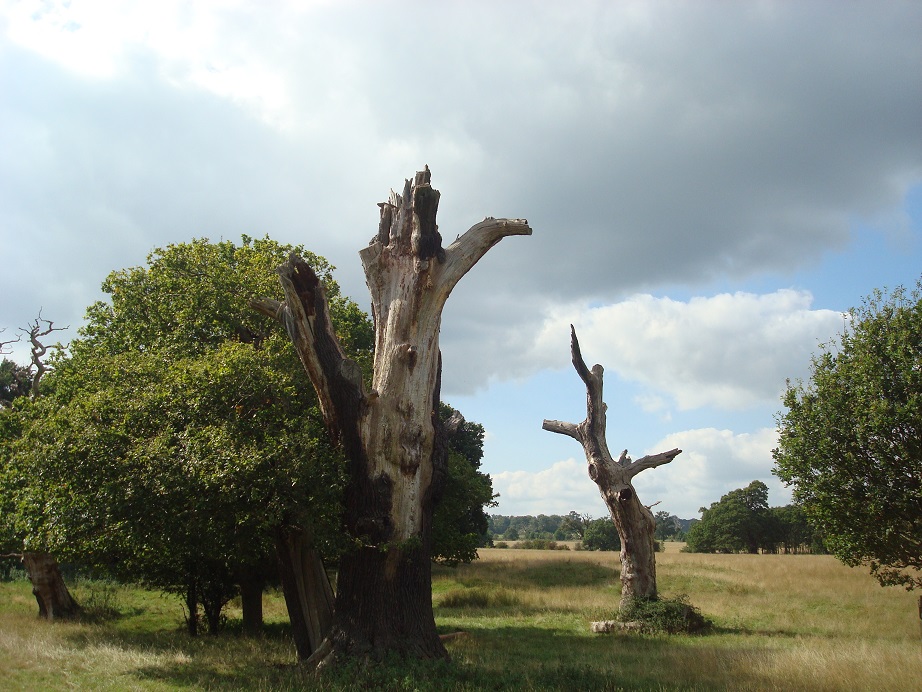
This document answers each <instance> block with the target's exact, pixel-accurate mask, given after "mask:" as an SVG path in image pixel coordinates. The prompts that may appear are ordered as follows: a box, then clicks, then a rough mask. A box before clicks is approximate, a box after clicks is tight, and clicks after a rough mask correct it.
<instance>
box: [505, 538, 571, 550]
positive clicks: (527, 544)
mask: <svg viewBox="0 0 922 692" xmlns="http://www.w3.org/2000/svg"><path fill="white" fill-rule="evenodd" d="M515 547H516V548H523V549H525V550H569V549H570V546H568V545H557V541H550V540H548V539H546V538H530V539H528V540H527V541H519V542H518V543H516V545H515Z"/></svg>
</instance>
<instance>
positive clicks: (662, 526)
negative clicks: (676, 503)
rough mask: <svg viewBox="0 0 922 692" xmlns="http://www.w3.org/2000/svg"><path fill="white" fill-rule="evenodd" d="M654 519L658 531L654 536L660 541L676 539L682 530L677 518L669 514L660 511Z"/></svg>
mask: <svg viewBox="0 0 922 692" xmlns="http://www.w3.org/2000/svg"><path fill="white" fill-rule="evenodd" d="M653 518H654V520H655V521H656V530H655V531H654V533H653V536H654V537H655V538H656V539H657V540H659V541H664V540H666V539H667V538H675V536H676V534H678V533H679V532H680V531H681V530H682V527H681V525H680V524H679V523H678V519H677V517H674V516H671V515H670V514H669V512H665V511H659V512H657V513H656V514H655V515H654V516H653Z"/></svg>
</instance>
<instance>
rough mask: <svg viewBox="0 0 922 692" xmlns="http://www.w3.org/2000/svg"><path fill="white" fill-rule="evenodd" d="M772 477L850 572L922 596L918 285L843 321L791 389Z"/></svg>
mask: <svg viewBox="0 0 922 692" xmlns="http://www.w3.org/2000/svg"><path fill="white" fill-rule="evenodd" d="M784 406H785V408H786V409H787V410H786V411H784V412H783V413H780V414H779V415H778V427H779V430H780V437H779V443H778V448H777V449H776V450H774V453H773V454H774V458H775V473H776V474H777V475H778V477H779V478H781V479H782V480H783V481H785V482H786V483H788V484H790V485H792V486H793V487H794V497H795V500H796V501H797V502H798V503H799V504H801V505H802V506H803V507H804V509H805V510H806V512H807V515H808V517H809V518H810V520H811V521H812V522H813V523H814V524H815V525H816V526H818V527H819V528H820V530H821V531H822V533H823V535H824V536H825V537H826V545H827V547H828V548H829V550H830V551H831V552H832V553H833V554H834V555H836V557H838V558H839V559H841V560H842V561H844V562H845V563H846V564H849V565H859V564H866V565H869V566H870V569H871V573H872V574H874V576H875V577H876V578H877V579H878V580H879V581H880V583H881V584H902V585H904V586H906V587H907V588H909V589H912V588H915V587H922V279H920V281H919V282H918V283H917V285H916V288H915V290H913V291H912V292H907V291H906V290H905V289H903V288H899V289H897V290H895V291H893V292H892V293H890V294H889V295H887V294H885V293H884V292H881V291H876V292H875V293H874V294H873V295H872V296H870V297H869V298H867V299H866V300H865V301H864V303H863V304H862V306H861V307H860V308H856V309H852V310H850V311H849V326H848V328H847V329H846V330H845V332H844V333H843V334H841V335H840V337H839V340H838V342H834V343H827V344H824V345H823V346H822V347H821V348H820V351H819V353H818V354H816V355H815V356H814V357H813V362H812V368H811V375H810V379H809V381H808V382H807V383H796V384H791V383H789V385H788V388H787V391H786V392H785V395H784Z"/></svg>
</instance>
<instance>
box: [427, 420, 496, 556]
mask: <svg viewBox="0 0 922 692" xmlns="http://www.w3.org/2000/svg"><path fill="white" fill-rule="evenodd" d="M451 413H452V409H451V407H449V406H447V405H446V404H441V406H440V414H441V416H442V419H443V420H447V419H448V418H449V417H450V416H451ZM483 434H484V432H483V426H482V425H480V424H479V423H471V422H469V421H464V422H463V423H461V425H460V426H459V427H458V430H457V432H456V433H455V434H454V435H453V436H452V437H451V439H450V440H449V450H448V460H447V468H446V469H445V480H444V483H443V486H442V493H441V497H440V498H439V500H438V503H437V504H436V507H435V511H434V513H433V518H432V559H433V560H435V561H436V562H441V563H444V564H448V565H457V564H458V563H460V562H470V561H471V560H473V559H475V558H476V557H477V548H478V547H480V546H483V545H485V543H486V542H487V541H488V533H487V530H488V519H487V515H486V512H485V511H484V508H485V507H493V506H495V505H496V502H495V501H494V498H495V495H494V494H493V482H492V480H491V479H490V476H489V475H488V474H485V473H482V472H481V471H480V470H479V469H480V460H481V459H482V458H483Z"/></svg>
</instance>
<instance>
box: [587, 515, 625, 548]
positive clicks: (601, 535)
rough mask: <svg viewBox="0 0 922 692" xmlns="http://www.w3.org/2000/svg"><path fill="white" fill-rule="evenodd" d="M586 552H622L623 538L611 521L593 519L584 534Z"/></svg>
mask: <svg viewBox="0 0 922 692" xmlns="http://www.w3.org/2000/svg"><path fill="white" fill-rule="evenodd" d="M583 548H585V549H586V550H621V537H620V536H619V535H618V529H617V528H616V527H615V523H614V522H613V521H612V520H611V519H593V520H592V521H590V522H589V524H588V525H587V526H586V532H585V533H584V534H583Z"/></svg>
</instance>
